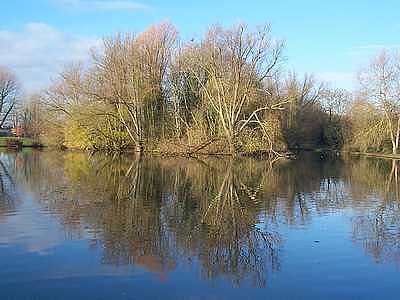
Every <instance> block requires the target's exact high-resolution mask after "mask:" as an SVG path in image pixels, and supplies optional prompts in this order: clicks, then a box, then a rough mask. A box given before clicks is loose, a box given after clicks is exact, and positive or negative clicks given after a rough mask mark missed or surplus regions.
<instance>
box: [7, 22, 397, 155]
mask: <svg viewBox="0 0 400 300" xmlns="http://www.w3.org/2000/svg"><path fill="white" fill-rule="evenodd" d="M284 49H285V43H284V42H283V41H281V40H279V39H277V38H275V37H273V36H272V34H271V28H270V26H269V25H264V26H258V27H256V28H255V29H250V28H249V27H247V26H246V25H244V24H237V25H234V26H232V27H229V28H224V27H222V26H212V27H210V28H209V29H208V30H207V31H206V33H205V34H204V36H203V37H202V38H201V39H200V40H198V41H197V40H191V41H189V42H181V41H180V40H179V34H178V32H177V30H176V28H175V27H174V26H173V25H172V24H170V23H168V22H164V23H159V24H155V25H152V26H150V27H149V28H148V29H146V30H145V31H143V32H142V33H140V34H138V35H135V34H133V33H125V34H116V35H114V36H112V37H109V38H105V39H103V43H102V45H101V47H99V48H98V49H93V50H92V51H91V53H90V54H91V59H90V61H89V62H88V63H85V64H83V63H79V62H76V63H74V64H72V65H70V66H68V67H66V68H65V69H64V70H63V72H62V73H61V74H60V76H59V78H58V79H57V80H56V81H55V82H53V83H52V84H51V85H50V86H49V87H48V88H46V89H45V90H44V91H43V92H41V93H40V94H37V95H30V96H27V97H25V98H26V99H25V101H23V102H22V103H21V105H19V106H18V109H15V111H14V113H12V114H11V113H8V114H7V109H6V108H4V109H3V108H1V111H0V113H1V114H7V115H10V117H12V118H14V120H15V121H14V123H18V124H20V126H22V127H23V128H24V132H25V134H26V135H29V136H31V137H32V138H34V139H35V140H37V141H39V142H41V143H43V144H46V145H52V146H60V147H67V148H78V149H85V150H93V151H96V150H99V151H124V150H127V149H134V150H136V151H138V152H142V151H157V152H168V153H196V152H199V153H202V152H203V153H224V154H238V153H253V152H268V153H270V154H274V155H275V154H276V155H279V153H282V152H285V151H287V150H288V149H308V148H310V149H315V148H334V149H340V148H343V147H345V148H347V149H350V150H353V151H364V152H365V151H374V152H392V153H397V152H398V148H399V137H400V114H399V112H400V107H399V101H400V58H399V56H398V55H396V54H395V53H391V52H388V51H383V52H382V53H380V54H378V55H377V56H376V57H375V58H373V59H372V60H371V62H370V64H369V65H367V66H366V67H365V68H364V69H363V70H362V71H361V72H360V74H359V76H358V77H359V78H358V79H359V80H358V81H359V83H360V84H359V88H358V90H357V91H355V92H354V93H350V92H348V91H346V90H343V89H337V88H332V87H330V86H329V85H328V84H326V83H324V82H321V81H319V80H318V79H316V78H315V77H314V76H313V75H309V74H305V75H303V76H299V75H297V74H296V73H295V72H287V71H285V68H284ZM2 72H3V73H7V74H10V76H11V75H12V73H11V72H9V71H2ZM0 74H2V73H1V72H0ZM2 76H4V75H0V79H1V78H2ZM12 76H13V75H12ZM3 85H4V84H3V82H2V81H1V80H0V100H1V99H3V98H4V96H2V95H3V94H2V92H1V90H2V89H3V87H2V86H3ZM8 97H9V99H11V98H12V97H10V96H8ZM14 98H15V97H14ZM9 101H10V102H9V103H13V102H12V101H11V100H9ZM3 102H4V100H3ZM0 105H1V103H0ZM10 105H11V104H8V107H10ZM3 123H4V121H3Z"/></svg>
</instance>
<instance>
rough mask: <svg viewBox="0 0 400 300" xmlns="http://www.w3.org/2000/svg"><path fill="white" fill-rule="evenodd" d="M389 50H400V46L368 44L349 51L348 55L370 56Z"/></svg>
mask: <svg viewBox="0 0 400 300" xmlns="http://www.w3.org/2000/svg"><path fill="white" fill-rule="evenodd" d="M383 49H389V50H397V49H400V44H368V45H359V46H355V47H352V48H350V49H349V50H348V51H347V54H348V55H370V54H372V53H376V52H377V51H380V50H383Z"/></svg>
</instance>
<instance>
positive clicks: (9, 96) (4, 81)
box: [0, 67, 20, 128]
mask: <svg viewBox="0 0 400 300" xmlns="http://www.w3.org/2000/svg"><path fill="white" fill-rule="evenodd" d="M19 91H20V87H19V83H18V80H17V78H16V76H15V74H14V73H12V72H11V71H9V70H7V69H5V68H2V67H0V128H2V127H3V126H4V124H5V123H6V121H7V118H8V116H9V115H10V113H11V112H12V110H13V109H14V108H15V105H16V102H17V98H18V93H19Z"/></svg>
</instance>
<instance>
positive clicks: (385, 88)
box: [359, 50, 400, 154]
mask: <svg viewBox="0 0 400 300" xmlns="http://www.w3.org/2000/svg"><path fill="white" fill-rule="evenodd" d="M359 83H360V85H361V93H363V94H364V95H365V97H366V98H367V99H368V100H369V101H370V102H371V103H373V104H374V105H375V106H376V107H377V108H378V110H380V111H381V112H382V114H383V119H382V120H380V121H379V124H381V125H383V126H384V128H385V131H387V132H388V134H389V136H390V140H391V143H392V153H393V154H397V152H398V149H399V142H400V56H399V55H398V54H396V53H394V52H389V51H387V50H383V51H382V52H380V53H379V54H378V55H376V56H375V57H374V58H372V60H371V62H370V63H369V65H368V66H367V67H366V68H364V69H363V70H362V71H361V72H360V74H359ZM373 127H376V126H373ZM376 128H379V130H382V126H377V127H376ZM381 132H382V131H381Z"/></svg>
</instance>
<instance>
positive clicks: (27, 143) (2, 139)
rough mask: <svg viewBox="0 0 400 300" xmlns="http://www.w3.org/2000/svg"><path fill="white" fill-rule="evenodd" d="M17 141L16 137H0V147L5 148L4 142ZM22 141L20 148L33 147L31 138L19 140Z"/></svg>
mask: <svg viewBox="0 0 400 300" xmlns="http://www.w3.org/2000/svg"><path fill="white" fill-rule="evenodd" d="M10 139H11V140H18V139H19V138H17V137H10V136H1V137H0V147H5V146H6V141H7V140H10ZM21 139H22V146H27V147H30V146H32V145H33V141H32V139H31V138H21Z"/></svg>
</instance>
